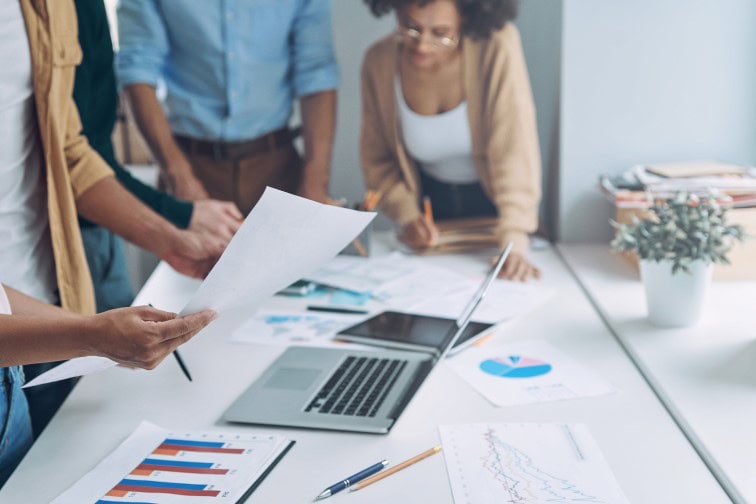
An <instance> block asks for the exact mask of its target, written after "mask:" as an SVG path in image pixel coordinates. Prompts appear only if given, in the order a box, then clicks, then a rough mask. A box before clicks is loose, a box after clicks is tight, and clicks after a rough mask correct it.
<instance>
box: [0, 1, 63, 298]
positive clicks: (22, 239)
mask: <svg viewBox="0 0 756 504" xmlns="http://www.w3.org/2000/svg"><path fill="white" fill-rule="evenodd" d="M44 181H45V179H44V167H43V163H42V156H41V143H40V140H39V134H38V132H37V118H36V109H35V107H34V88H33V86H32V66H31V55H30V53H29V42H28V40H27V38H26V28H25V26H24V19H23V15H22V14H21V6H20V4H19V2H17V1H10V2H8V1H0V282H3V283H4V284H6V285H8V286H10V287H13V288H15V289H18V290H19V291H21V292H23V293H25V294H28V295H30V296H33V297H36V298H38V299H41V300H43V301H47V302H55V301H56V296H55V288H56V286H57V281H56V279H55V263H54V259H53V251H52V245H51V242H50V230H49V225H48V215H47V194H46V191H45V182H44Z"/></svg>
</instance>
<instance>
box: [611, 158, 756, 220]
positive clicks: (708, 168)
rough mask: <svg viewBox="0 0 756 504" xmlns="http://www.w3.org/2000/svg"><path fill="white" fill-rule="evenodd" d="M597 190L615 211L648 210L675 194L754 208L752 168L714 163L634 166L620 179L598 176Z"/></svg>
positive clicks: (755, 189) (755, 195)
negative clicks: (654, 201)
mask: <svg viewBox="0 0 756 504" xmlns="http://www.w3.org/2000/svg"><path fill="white" fill-rule="evenodd" d="M599 187H600V189H601V191H602V192H603V193H604V194H605V195H606V196H607V197H608V198H609V200H610V201H612V202H613V203H614V205H615V206H616V207H617V208H639V209H640V208H648V207H649V206H650V203H651V200H652V199H654V198H667V197H671V196H673V195H674V194H675V193H677V192H679V191H687V192H690V193H694V194H701V195H704V194H708V193H709V192H710V191H715V192H716V193H718V194H720V195H721V197H722V199H723V200H724V201H727V202H729V203H730V204H731V205H732V206H733V207H734V208H751V207H756V168H754V167H751V166H743V165H736V164H730V163H722V162H718V161H688V162H680V163H660V164H649V165H637V166H634V167H632V168H631V169H630V170H628V171H626V172H625V173H623V174H621V175H615V176H608V175H605V176H602V177H601V179H600V181H599Z"/></svg>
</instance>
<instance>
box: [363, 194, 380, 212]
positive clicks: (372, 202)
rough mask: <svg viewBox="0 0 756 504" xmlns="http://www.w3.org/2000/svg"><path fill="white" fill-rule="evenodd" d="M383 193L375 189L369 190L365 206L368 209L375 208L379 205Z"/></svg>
mask: <svg viewBox="0 0 756 504" xmlns="http://www.w3.org/2000/svg"><path fill="white" fill-rule="evenodd" d="M382 195H383V194H382V193H381V192H379V191H373V190H372V189H371V190H368V192H367V194H365V200H364V202H363V203H364V204H363V208H364V209H365V210H367V211H372V210H373V209H375V207H377V206H378V202H379V201H381V196H382Z"/></svg>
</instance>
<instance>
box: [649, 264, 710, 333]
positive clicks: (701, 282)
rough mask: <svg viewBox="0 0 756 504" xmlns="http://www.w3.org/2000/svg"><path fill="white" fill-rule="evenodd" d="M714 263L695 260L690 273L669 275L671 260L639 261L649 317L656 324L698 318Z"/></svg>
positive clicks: (689, 322) (684, 324) (685, 322)
mask: <svg viewBox="0 0 756 504" xmlns="http://www.w3.org/2000/svg"><path fill="white" fill-rule="evenodd" d="M713 269H714V267H713V265H711V264H706V263H704V262H703V261H696V262H695V263H694V264H692V265H691V266H690V272H685V271H682V270H680V271H678V272H677V273H675V274H674V275H673V274H672V262H671V261H662V262H654V261H641V262H640V272H641V279H642V280H643V286H644V287H645V289H646V304H647V306H648V319H649V321H650V322H651V323H652V324H654V325H655V326H659V327H687V326H691V325H693V324H695V323H696V322H697V321H698V319H699V318H700V317H701V311H702V308H703V303H704V299H705V298H706V291H707V290H708V287H709V284H710V283H711V272H712V270H713Z"/></svg>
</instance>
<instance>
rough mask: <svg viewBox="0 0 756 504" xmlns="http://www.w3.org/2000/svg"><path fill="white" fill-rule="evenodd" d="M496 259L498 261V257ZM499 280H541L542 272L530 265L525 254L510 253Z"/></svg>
mask: <svg viewBox="0 0 756 504" xmlns="http://www.w3.org/2000/svg"><path fill="white" fill-rule="evenodd" d="M495 259H498V256H497V257H496V258H495ZM499 278H504V279H506V280H515V281H518V282H525V281H527V280H529V279H531V278H535V279H539V278H541V270H539V269H538V268H536V267H535V266H533V265H532V264H530V263H529V262H528V260H527V259H526V258H525V256H524V255H523V254H520V253H518V252H510V253H509V257H507V260H506V262H505V263H504V267H503V268H501V271H500V272H499Z"/></svg>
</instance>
